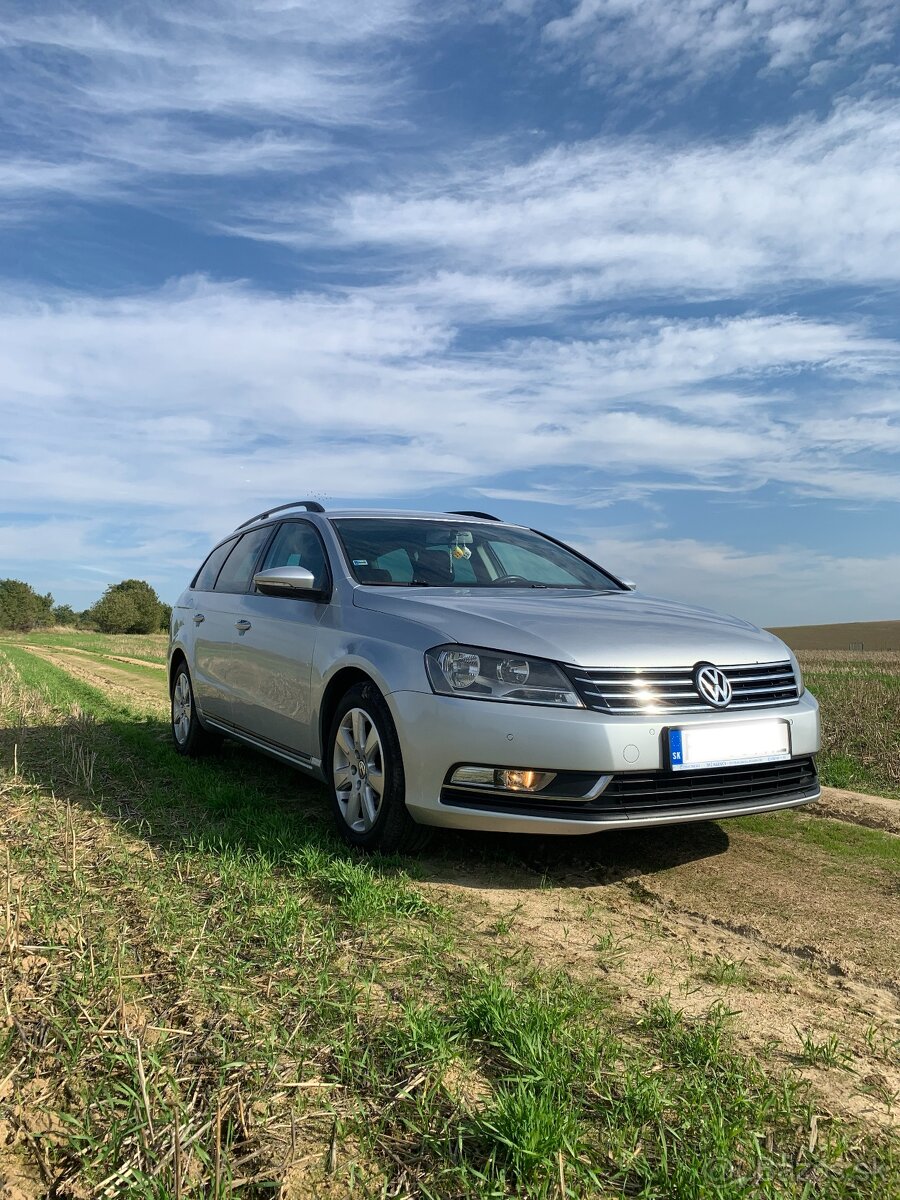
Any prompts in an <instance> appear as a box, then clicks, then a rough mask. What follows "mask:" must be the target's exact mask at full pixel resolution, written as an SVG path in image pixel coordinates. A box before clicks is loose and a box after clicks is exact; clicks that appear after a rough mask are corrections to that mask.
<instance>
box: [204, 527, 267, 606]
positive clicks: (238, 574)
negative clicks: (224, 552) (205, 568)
mask: <svg viewBox="0 0 900 1200" xmlns="http://www.w3.org/2000/svg"><path fill="white" fill-rule="evenodd" d="M271 534H272V527H271V525H263V527H262V528H261V529H251V530H250V532H249V533H245V534H244V536H243V537H242V538H239V539H238V543H237V545H236V546H235V547H234V549H233V550H232V551H231V553H230V554H229V555H228V558H227V559H226V560H225V565H224V567H222V569H221V571H220V572H219V578H218V579H217V580H216V586H215V589H214V590H215V591H217V592H247V591H249V590H250V582H251V580H252V578H253V572H254V569H255V567H256V560H257V559H258V558H259V555H260V551H261V550H262V548H263V546H264V545H265V544H266V542H267V541H268V540H269V538H270V536H271Z"/></svg>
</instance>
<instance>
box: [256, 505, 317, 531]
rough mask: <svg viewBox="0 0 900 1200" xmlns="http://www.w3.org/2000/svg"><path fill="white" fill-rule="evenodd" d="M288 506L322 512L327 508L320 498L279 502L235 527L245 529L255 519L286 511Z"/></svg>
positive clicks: (259, 519) (258, 519)
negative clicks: (286, 502)
mask: <svg viewBox="0 0 900 1200" xmlns="http://www.w3.org/2000/svg"><path fill="white" fill-rule="evenodd" d="M286 508H305V509H306V511H307V512H316V513H322V512H324V511H325V509H324V508H323V507H322V505H321V504H320V503H319V502H318V500H292V501H291V502H290V504H278V505H276V506H275V508H267V509H266V510H265V512H261V513H257V514H256V516H255V517H251V518H250V520H249V521H242V522H241V523H240V525H238V526H237V529H235V531H234V532H235V533H237V531H238V529H243V528H244V527H245V526H246V525H252V524H253V522H254V521H261V520H263V518H264V517H271V515H272V513H277V512H284V510H285V509H286Z"/></svg>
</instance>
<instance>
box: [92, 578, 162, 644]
mask: <svg viewBox="0 0 900 1200" xmlns="http://www.w3.org/2000/svg"><path fill="white" fill-rule="evenodd" d="M162 609H163V606H162V604H161V603H160V599H159V597H158V596H157V594H156V592H155V591H154V590H153V588H152V587H151V586H150V584H149V583H146V582H145V581H144V580H143V579H123V580H122V582H121V583H111V584H110V585H109V587H108V588H107V589H106V591H105V592H104V593H103V595H102V596H101V597H100V599H99V600H98V601H97V603H96V604H95V605H94V607H93V608H92V609H91V610H90V617H91V620H92V621H93V623H94V624H95V625H96V626H97V628H98V629H99V630H100V632H101V633H156V632H157V631H158V630H159V628H160V624H161V621H162Z"/></svg>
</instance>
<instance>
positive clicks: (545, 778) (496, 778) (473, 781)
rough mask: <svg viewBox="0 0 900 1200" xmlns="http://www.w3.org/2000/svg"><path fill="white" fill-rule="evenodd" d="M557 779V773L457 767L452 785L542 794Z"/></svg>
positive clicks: (452, 777)
mask: <svg viewBox="0 0 900 1200" xmlns="http://www.w3.org/2000/svg"><path fill="white" fill-rule="evenodd" d="M555 778H556V772H555V771H523V770H519V769H514V768H509V767H475V766H467V767H457V768H456V770H455V771H454V772H453V774H452V775H451V776H450V783H451V784H457V785H462V786H463V787H477V788H492V789H495V790H497V791H502V792H540V791H542V790H543V789H544V788H545V787H547V786H548V785H549V784H551V783H552V782H553V780H554V779H555Z"/></svg>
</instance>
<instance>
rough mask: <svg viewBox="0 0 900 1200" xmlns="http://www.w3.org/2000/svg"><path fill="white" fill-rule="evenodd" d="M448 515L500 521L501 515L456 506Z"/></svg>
mask: <svg viewBox="0 0 900 1200" xmlns="http://www.w3.org/2000/svg"><path fill="white" fill-rule="evenodd" d="M447 516H448V517H478V519H479V520H481V521H499V520H500V519H501V518H500V517H495V516H492V515H491V513H483V512H477V511H475V510H474V509H466V508H454V509H452V510H451V511H450V512H448V513H447Z"/></svg>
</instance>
